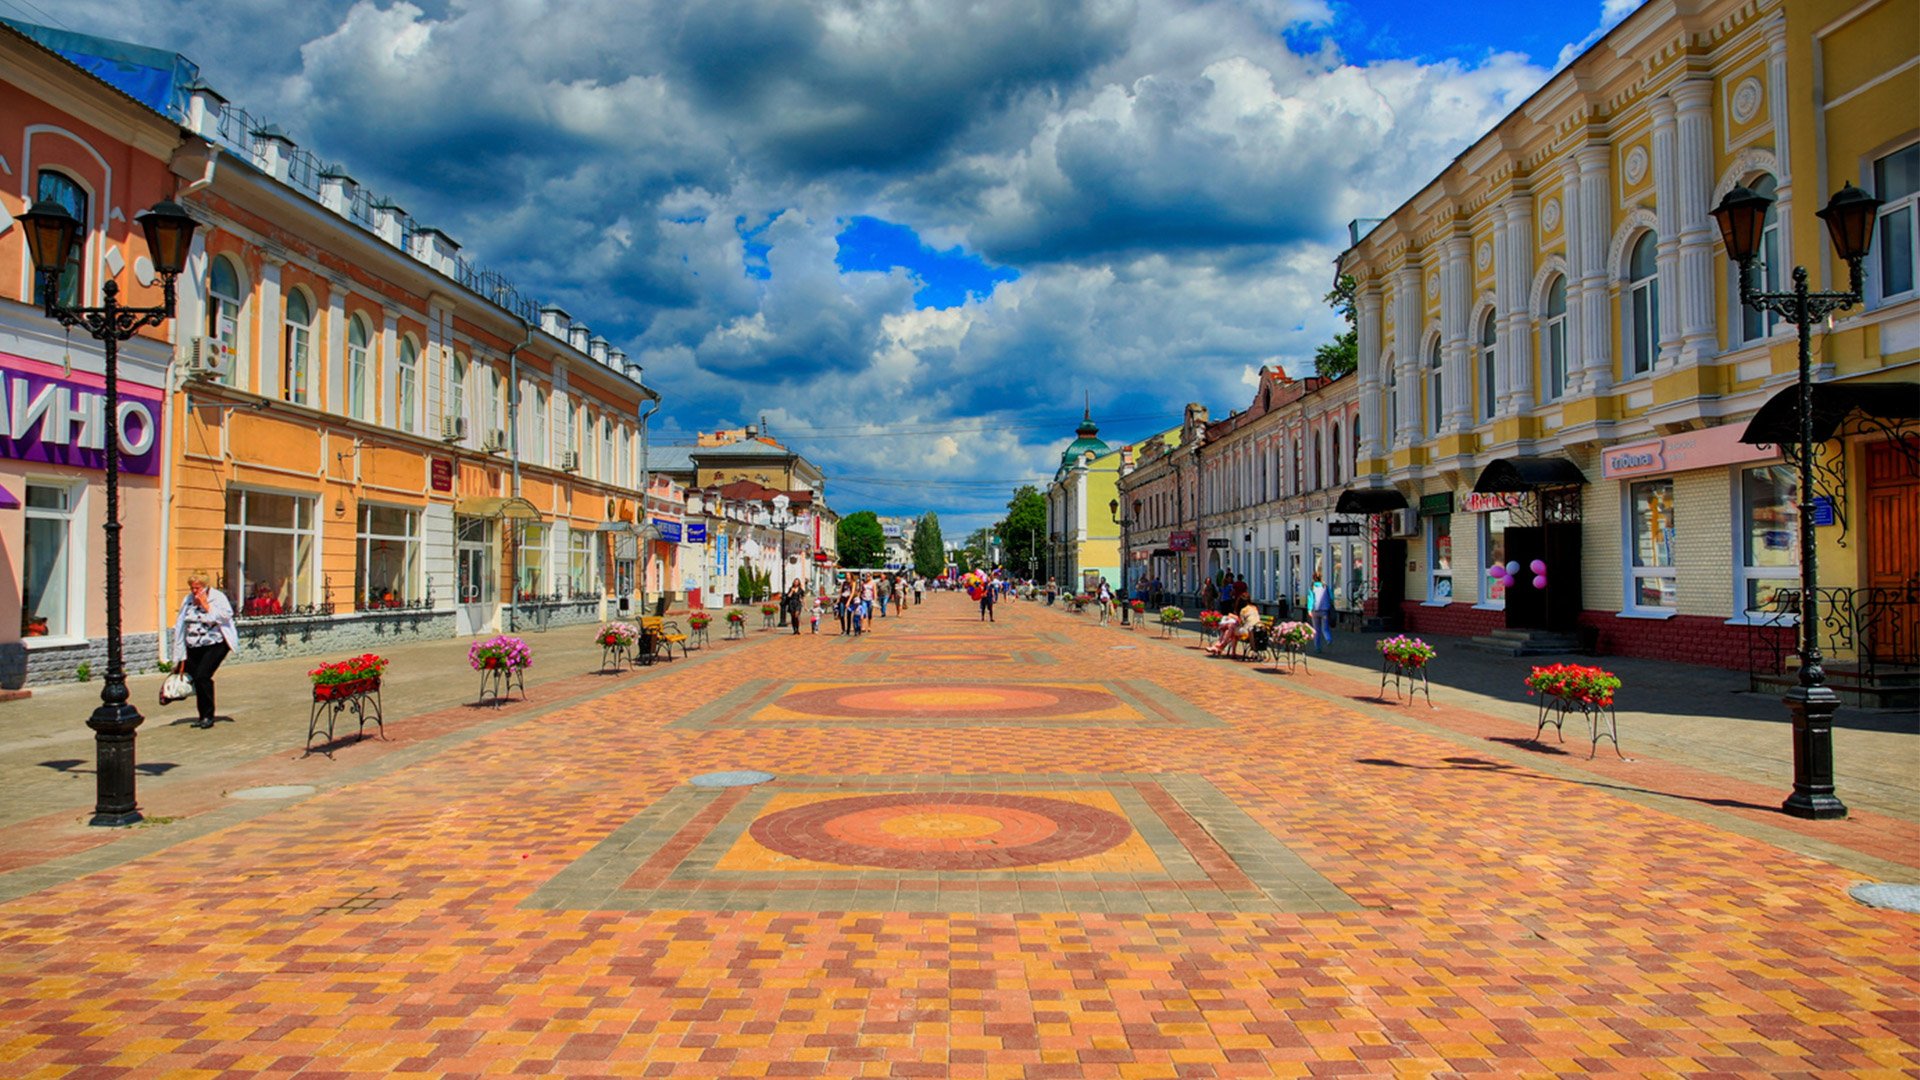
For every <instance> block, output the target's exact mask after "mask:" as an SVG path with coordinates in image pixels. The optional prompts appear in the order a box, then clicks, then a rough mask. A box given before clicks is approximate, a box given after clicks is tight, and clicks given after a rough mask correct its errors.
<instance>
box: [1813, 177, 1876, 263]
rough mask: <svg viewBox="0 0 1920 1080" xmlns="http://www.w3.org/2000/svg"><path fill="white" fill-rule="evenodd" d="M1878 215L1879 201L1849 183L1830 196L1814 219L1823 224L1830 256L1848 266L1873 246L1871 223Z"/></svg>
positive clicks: (1863, 255) (1862, 256)
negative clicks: (1825, 226) (1841, 260)
mask: <svg viewBox="0 0 1920 1080" xmlns="http://www.w3.org/2000/svg"><path fill="white" fill-rule="evenodd" d="M1879 211H1880V200H1879V199H1876V198H1874V197H1873V196H1871V195H1869V194H1867V193H1866V192H1864V191H1861V190H1860V189H1859V188H1857V187H1854V186H1853V185H1852V184H1851V183H1849V184H1847V185H1846V186H1845V187H1842V188H1841V189H1840V190H1839V191H1836V192H1834V193H1833V198H1831V199H1829V200H1827V208H1826V209H1825V210H1822V211H1820V212H1819V213H1818V214H1817V215H1816V216H1818V217H1819V218H1820V220H1822V221H1824V222H1826V223H1827V234H1828V235H1829V236H1830V237H1831V238H1832V239H1833V250H1834V252H1835V253H1836V254H1838V255H1839V256H1840V257H1841V258H1842V259H1845V260H1846V261H1847V262H1850V263H1851V262H1855V261H1857V260H1860V259H1864V258H1866V257H1867V251H1868V250H1869V249H1870V248H1871V247H1872V246H1873V219H1874V215H1876V214H1878V213H1879Z"/></svg>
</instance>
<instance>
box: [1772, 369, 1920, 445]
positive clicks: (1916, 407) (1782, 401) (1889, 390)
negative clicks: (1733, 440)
mask: <svg viewBox="0 0 1920 1080" xmlns="http://www.w3.org/2000/svg"><path fill="white" fill-rule="evenodd" d="M1856 412H1857V413H1860V414H1861V415H1863V416H1865V417H1868V418H1870V419H1873V420H1878V421H1882V424H1881V425H1880V426H1884V427H1893V428H1897V427H1898V426H1899V423H1900V422H1901V421H1913V420H1920V382H1877V383H1865V382H1860V383H1815V384H1814V387H1813V438H1814V441H1815V442H1826V441H1827V440H1828V439H1831V438H1833V437H1834V435H1835V434H1836V433H1838V432H1840V429H1841V427H1842V426H1843V425H1845V424H1846V422H1847V419H1848V418H1849V417H1851V416H1852V415H1853V414H1854V413H1856ZM1740 441H1741V442H1743V443H1751V444H1753V445H1756V446H1779V445H1781V444H1782V443H1797V442H1799V441H1800V387H1799V386H1798V385H1794V386H1789V387H1787V388H1786V389H1784V390H1782V391H1780V392H1779V393H1777V394H1775V395H1773V396H1772V397H1770V398H1768V399H1767V403H1766V404H1765V405H1762V406H1760V411H1759V412H1757V413H1754V414H1753V419H1752V420H1750V421H1748V422H1747V433H1746V434H1745V435H1742V436H1740Z"/></svg>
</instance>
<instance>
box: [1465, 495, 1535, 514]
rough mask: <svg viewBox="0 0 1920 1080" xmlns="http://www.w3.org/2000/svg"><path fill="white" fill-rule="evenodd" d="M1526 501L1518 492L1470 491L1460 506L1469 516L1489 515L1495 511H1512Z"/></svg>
mask: <svg viewBox="0 0 1920 1080" xmlns="http://www.w3.org/2000/svg"><path fill="white" fill-rule="evenodd" d="M1526 501H1527V496H1526V495H1525V493H1523V492H1518V491H1470V492H1468V493H1467V501H1466V503H1465V504H1464V505H1463V506H1462V509H1464V510H1465V511H1466V512H1467V513H1469V514H1490V513H1492V512H1494V511H1495V510H1512V509H1514V508H1515V507H1517V506H1519V505H1520V504H1521V503H1524V502H1526Z"/></svg>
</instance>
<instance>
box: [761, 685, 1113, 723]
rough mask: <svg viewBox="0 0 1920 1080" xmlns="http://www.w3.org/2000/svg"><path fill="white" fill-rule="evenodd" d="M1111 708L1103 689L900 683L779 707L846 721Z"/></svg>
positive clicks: (835, 691)
mask: <svg viewBox="0 0 1920 1080" xmlns="http://www.w3.org/2000/svg"><path fill="white" fill-rule="evenodd" d="M1114 706H1115V700H1114V697H1113V695H1112V694H1109V693H1107V692H1106V691H1104V690H1094V689H1086V688H1081V687H1075V686H1040V685H1036V686H1028V685H1022V684H1020V683H902V684H900V685H898V686H874V685H866V686H851V687H849V686H833V687H826V688H823V689H819V690H802V691H799V692H797V693H792V694H788V695H787V696H785V697H783V698H781V699H780V707H781V708H783V709H791V710H793V711H794V712H798V713H806V714H808V715H811V716H832V717H841V718H845V719H882V718H894V719H899V718H915V717H968V718H986V719H995V720H1022V719H1029V718H1044V717H1049V716H1059V715H1061V714H1063V713H1082V712H1092V711H1096V710H1099V709H1111V708H1113V707H1114Z"/></svg>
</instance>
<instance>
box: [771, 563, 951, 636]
mask: <svg viewBox="0 0 1920 1080" xmlns="http://www.w3.org/2000/svg"><path fill="white" fill-rule="evenodd" d="M925 590H926V583H925V582H923V581H921V580H920V579H918V578H915V579H913V580H912V581H907V580H904V579H902V578H899V577H894V576H891V575H883V574H849V575H847V576H846V577H845V578H844V579H842V580H841V582H840V591H839V593H838V594H837V595H836V596H835V597H834V598H833V614H834V616H835V617H836V618H838V619H839V620H840V633H841V635H842V636H846V637H859V636H860V635H862V634H869V633H872V632H873V624H874V621H875V620H877V619H884V618H886V617H887V613H888V610H889V609H892V611H893V613H894V614H896V615H897V614H899V613H900V612H901V611H902V610H904V609H905V608H906V607H908V606H909V605H912V604H917V603H919V602H920V601H921V600H922V599H924V597H925ZM826 609H827V599H826V597H825V596H824V595H822V596H820V597H816V598H815V599H814V602H813V611H814V614H813V621H814V627H815V629H816V631H817V630H818V628H819V623H820V616H821V615H823V614H825V612H826ZM796 632H797V631H796Z"/></svg>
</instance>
